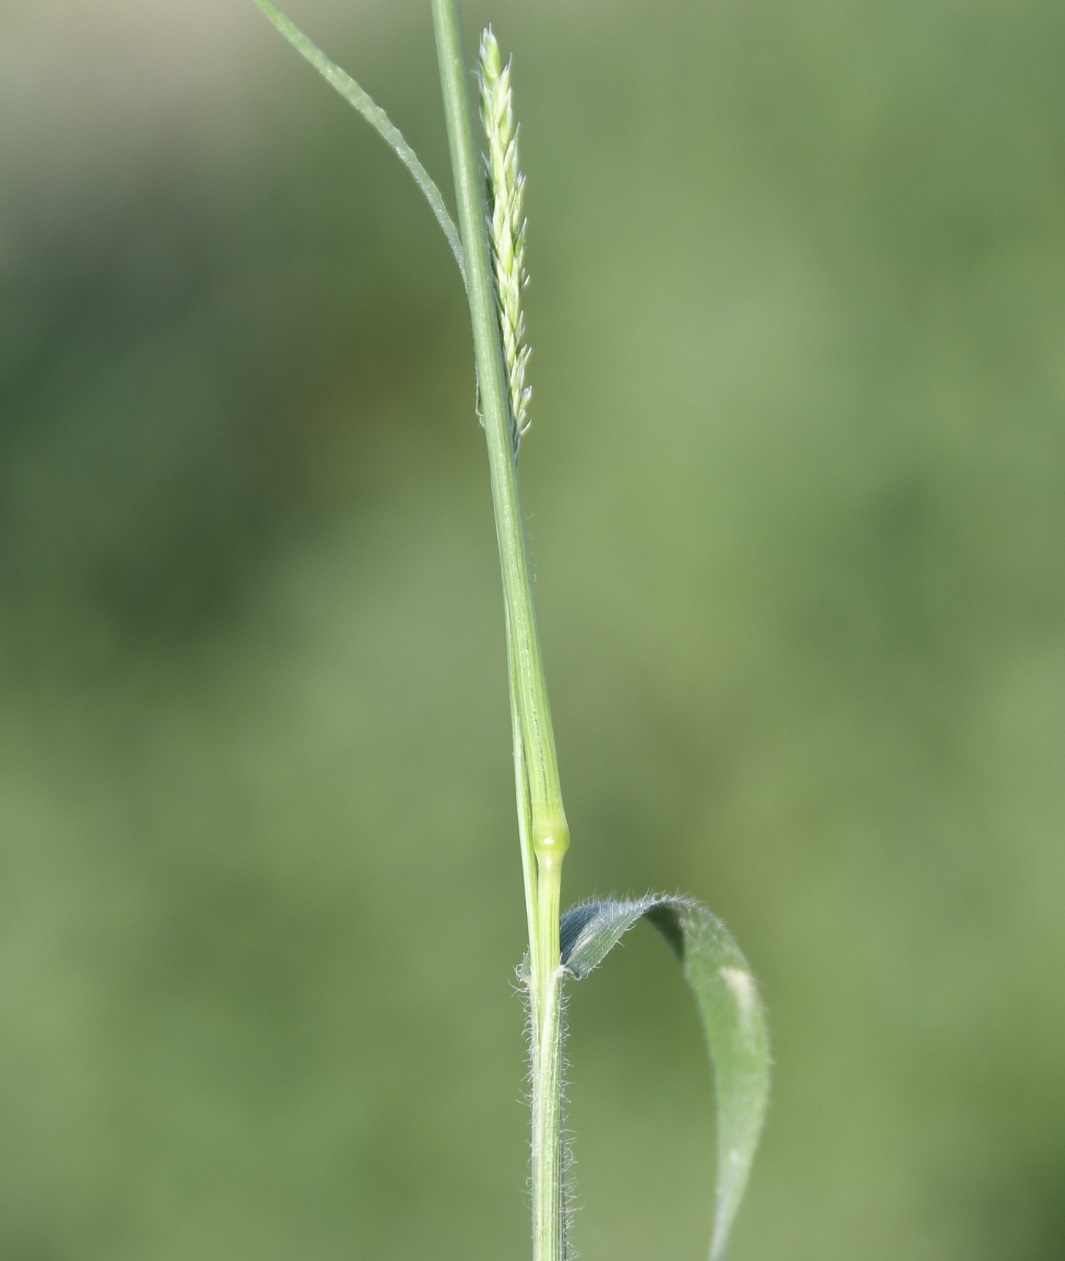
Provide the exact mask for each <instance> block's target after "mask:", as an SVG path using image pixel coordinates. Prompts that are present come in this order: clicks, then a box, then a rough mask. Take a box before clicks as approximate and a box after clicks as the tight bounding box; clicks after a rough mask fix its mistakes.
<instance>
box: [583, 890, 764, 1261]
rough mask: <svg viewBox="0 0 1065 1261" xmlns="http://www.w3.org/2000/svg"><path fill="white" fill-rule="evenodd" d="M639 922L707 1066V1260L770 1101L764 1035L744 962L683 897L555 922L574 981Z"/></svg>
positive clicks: (596, 908) (721, 1235) (590, 908)
mask: <svg viewBox="0 0 1065 1261" xmlns="http://www.w3.org/2000/svg"><path fill="white" fill-rule="evenodd" d="M641 919H648V920H650V921H651V923H652V924H654V926H655V927H656V928H657V929H658V930H659V932H660V933H661V934H662V936H663V937H665V939H666V941H667V942H668V943H669V945H670V948H671V949H672V951H673V953H674V954H675V955H676V957H677V960H678V962H679V963H680V965H681V967H682V968H683V970H684V975H685V977H686V978H687V981H688V984H689V985H690V986H691V988H692V992H693V994H694V996H695V1002H696V1005H697V1006H698V1008H699V1015H700V1017H701V1019H702V1023H703V1030H704V1032H705V1034H706V1041H707V1044H708V1047H709V1050H710V1058H711V1060H712V1061H713V1065H714V1079H715V1087H716V1094H717V1195H716V1210H715V1214H714V1235H713V1242H712V1244H711V1248H710V1261H721V1259H722V1258H723V1257H724V1255H725V1245H726V1242H727V1239H728V1234H729V1230H730V1229H731V1226H732V1222H733V1219H734V1218H735V1216H736V1211H737V1209H738V1208H739V1206H740V1200H741V1199H742V1198H743V1192H744V1189H745V1188H746V1185H747V1177H748V1175H749V1173H750V1170H751V1162H752V1161H753V1159H754V1153H755V1148H756V1147H757V1146H758V1138H759V1135H760V1134H761V1131H762V1123H763V1121H764V1119H765V1112H766V1104H767V1102H768V1098H769V1037H768V1033H767V1031H766V1024H765V1016H764V1013H763V1011H762V1003H761V1000H760V999H759V997H758V991H757V989H756V988H755V984H754V978H753V977H752V976H751V971H750V968H749V967H748V966H747V961H746V960H745V959H744V957H743V955H742V954H741V953H740V950H739V947H738V946H737V945H736V943H735V942H734V941H733V940H732V937H731V935H730V934H729V932H728V930H727V929H726V928H725V926H724V924H722V923H721V921H720V920H719V919H718V918H717V917H716V916H714V915H711V914H710V912H709V911H707V910H705V909H704V908H703V907H701V906H699V904H698V903H696V902H692V901H690V900H689V899H687V898H676V897H661V896H656V895H653V894H649V895H648V896H647V897H644V898H640V899H639V900H638V901H634V902H617V901H607V902H588V903H586V904H584V905H583V906H575V907H573V908H572V909H571V910H569V911H567V912H566V914H565V915H563V917H562V925H561V940H562V963H563V966H564V967H565V969H566V971H567V973H569V975H571V976H573V977H575V978H576V979H578V980H580V979H581V978H583V977H585V976H587V975H588V973H589V972H591V971H592V969H593V968H595V967H598V965H599V964H600V963H602V961H603V959H604V958H605V957H606V955H607V954H608V953H609V951H610V950H611V949H612V948H613V947H614V946H615V945H616V944H617V943H618V941H619V940H620V939H621V938H622V937H623V936H624V934H625V933H626V932H628V930H629V929H630V928H632V926H633V925H634V924H636V923H638V921H639V920H641Z"/></svg>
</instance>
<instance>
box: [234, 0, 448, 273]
mask: <svg viewBox="0 0 1065 1261" xmlns="http://www.w3.org/2000/svg"><path fill="white" fill-rule="evenodd" d="M255 3H256V4H257V5H258V6H259V8H260V9H261V10H262V11H263V13H264V14H265V15H266V17H267V18H268V20H269V21H270V22H271V23H272V24H273V26H274V27H275V28H276V29H277V30H278V31H279V32H280V33H281V34H282V35H283V36H284V37H285V39H287V40H288V42H289V43H290V44H291V45H292V47H293V48H295V50H296V51H297V52H298V53H300V54H301V55H302V56H303V57H305V58H306V59H307V61H309V62H310V63H311V65H312V66H313V67H314V68H315V70H317V71H318V73H319V74H320V75H321V76H322V78H323V79H325V80H326V82H327V83H329V84H331V85H332V86H333V87H334V88H336V90H337V91H338V92H339V93H340V95H341V96H342V97H343V98H344V99H345V100H346V101H347V102H348V104H349V105H352V106H354V107H355V109H357V110H358V111H359V113H360V114H361V115H362V116H363V118H365V119H366V121H367V122H368V123H369V124H370V126H371V127H372V128H373V129H374V131H376V132H377V134H378V135H379V136H380V137H381V138H382V139H383V140H384V141H385V142H386V143H387V144H389V145H390V146H391V147H392V149H393V150H394V151H395V153H396V156H397V157H398V158H399V160H400V161H401V162H402V163H403V165H404V166H405V167H406V168H407V170H408V171H410V173H411V175H413V176H414V179H415V182H416V183H417V185H418V187H419V188H420V189H421V190H422V192H423V193H424V194H425V197H426V200H427V201H428V202H429V205H430V207H431V209H432V212H433V214H434V215H436V221H437V223H439V224H440V226H441V228H443V230H444V236H446V237H447V241H448V244H449V245H450V246H451V252H452V254H454V255H455V262H456V263H458V265H459V272H460V273H461V274H462V283H463V284H466V263H465V260H464V258H463V255H462V242H461V241H460V239H459V234H458V229H457V228H456V227H455V222H454V220H453V219H452V218H451V215H450V214H448V209H447V206H446V204H445V202H444V198H443V195H442V194H441V192H440V189H439V188H438V187H437V185H436V182H435V180H434V179H433V177H432V176H431V175H430V174H429V172H428V171H427V170H426V169H425V167H424V166H422V164H421V162H420V161H419V159H418V155H417V154H416V153H415V152H414V150H413V149H412V148H411V147H410V145H409V144H407V142H406V140H404V139H403V133H402V132H401V131H400V130H399V128H398V127H397V126H396V125H395V124H394V123H393V122H392V120H391V119H390V118H389V117H388V115H387V114H386V113H385V111H384V110H383V109H382V108H381V107H380V105H378V104H377V102H376V101H375V100H374V99H373V97H371V96H370V95H369V94H368V93H367V92H364V91H363V89H362V88H361V87H359V85H358V84H357V83H356V82H355V80H354V79H353V78H352V77H351V75H350V74H348V73H347V71H346V70H341V68H340V67H339V66H338V65H336V64H335V63H334V62H332V61H330V60H329V58H328V57H327V56H326V55H325V53H323V52H322V50H321V49H320V48H319V47H318V46H317V45H316V44H314V43H312V42H311V41H310V40H309V39H308V38H307V36H306V35H304V33H303V32H302V31H301V30H300V29H299V27H298V26H296V24H295V23H294V22H293V21H292V20H291V19H290V18H287V17H286V16H285V15H284V14H283V13H282V12H281V10H280V9H277V8H275V7H274V5H272V4H271V3H270V0H255Z"/></svg>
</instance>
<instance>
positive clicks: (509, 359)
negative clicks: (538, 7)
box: [478, 27, 532, 454]
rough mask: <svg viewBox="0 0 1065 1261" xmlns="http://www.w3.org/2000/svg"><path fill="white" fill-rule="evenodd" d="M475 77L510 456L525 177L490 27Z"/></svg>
mask: <svg viewBox="0 0 1065 1261" xmlns="http://www.w3.org/2000/svg"><path fill="white" fill-rule="evenodd" d="M478 78H479V81H480V89H481V90H480V102H481V122H482V124H483V126H484V132H485V136H486V138H487V141H488V153H487V155H486V157H485V173H486V176H487V182H488V235H489V240H490V241H491V245H492V266H493V269H494V272H495V289H496V305H497V307H498V311H499V328H500V334H501V336H502V339H503V354H504V357H505V359H506V364H507V380H508V384H509V388H510V415H511V437H512V439H513V442H514V452H515V454H517V450H518V443H519V442H520V441H521V438H522V435H523V434H524V433H525V431H526V430H527V429H528V428H529V399H530V398H531V397H532V389H531V388H530V387H529V386H527V385H526V384H525V368H526V365H527V364H528V362H529V354H530V349H529V346H528V344H527V343H526V341H525V313H524V311H523V310H522V304H521V291H522V289H524V288H525V286H526V285H527V284H528V282H529V277H528V273H527V272H526V270H525V216H524V213H523V209H522V203H523V200H524V193H525V176H524V175H522V173H521V172H520V171H519V169H518V127H517V124H516V123H515V122H514V106H513V102H512V99H511V87H510V62H509V61H508V62H507V64H506V65H505V66H504V65H502V64H501V60H500V55H499V45H498V43H497V42H496V37H495V35H493V34H492V28H491V27H488V28H487V30H486V31H485V32H484V34H483V35H482V36H481V50H480V57H479V67H478Z"/></svg>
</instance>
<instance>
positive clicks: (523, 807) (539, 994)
mask: <svg viewBox="0 0 1065 1261" xmlns="http://www.w3.org/2000/svg"><path fill="white" fill-rule="evenodd" d="M432 6H433V23H434V26H435V29H436V44H437V55H438V58H439V62H440V80H441V86H442V89H443V95H444V113H445V117H446V120H447V131H448V141H449V144H450V148H451V161H452V166H453V169H454V175H455V197H456V204H457V207H458V223H459V230H460V233H461V237H462V246H463V256H464V257H465V259H466V268H467V286H466V289H467V294H468V297H469V303H470V318H471V322H472V325H473V344H474V357H475V360H476V364H477V378H478V382H479V386H480V403H481V409H482V413H483V419H484V430H485V437H486V441H487V445H488V465H489V472H490V477H491V485H492V505H493V509H494V513H495V523H496V539H497V542H498V545H499V558H500V567H501V570H502V577H503V600H504V608H505V614H506V629H507V651H508V660H509V663H510V684H511V714H512V721H513V726H514V734H515V740H514V745H515V749H514V760H515V781H516V787H517V792H518V813H519V834H520V835H521V837H522V845H523V853H522V866H523V871H524V874H525V893H526V907H527V909H528V911H529V912H530V930H531V931H530V940H529V968H530V973H531V975H530V978H529V991H530V1000H531V1004H532V1029H531V1034H532V1038H533V1057H532V1072H533V1144H534V1150H533V1219H534V1231H533V1239H534V1259H535V1261H563V1258H564V1252H563V1246H564V1245H563V1237H564V1231H563V1220H562V1218H563V1204H562V1151H561V1102H560V1099H561V1012H560V1010H559V1004H560V1001H561V998H560V986H561V959H560V953H559V886H560V881H561V869H562V860H563V858H564V856H565V853H566V850H567V849H568V847H569V829H568V826H567V824H566V816H565V812H564V810H563V807H562V792H561V787H560V784H559V776H558V760H557V757H556V753H555V741H554V732H553V729H552V726H551V714H550V708H549V706H548V701H547V688H546V684H545V681H544V672H543V664H542V659H541V654H540V640H539V635H538V632H537V628H536V618H535V614H534V610H533V600H532V582H531V577H530V573H529V560H528V552H527V548H526V543H525V531H524V525H523V519H522V512H521V502H520V497H519V494H518V473H517V463H516V458H515V449H514V437H513V429H512V425H513V421H512V414H511V401H510V382H509V380H508V374H507V367H506V362H505V359H504V352H503V345H502V340H501V331H500V324H499V318H498V302H499V299H498V295H497V292H496V286H495V281H494V277H493V273H492V267H491V261H490V252H489V242H488V229H487V222H486V206H485V189H484V170H483V166H482V162H481V158H480V155H479V154H478V153H477V151H476V148H475V145H474V141H473V135H474V133H473V118H472V115H471V111H470V100H469V94H468V91H467V69H466V61H465V57H464V55H463V50H462V35H461V22H460V18H459V11H458V3H457V0H432ZM534 860H535V874H534V868H533V861H534Z"/></svg>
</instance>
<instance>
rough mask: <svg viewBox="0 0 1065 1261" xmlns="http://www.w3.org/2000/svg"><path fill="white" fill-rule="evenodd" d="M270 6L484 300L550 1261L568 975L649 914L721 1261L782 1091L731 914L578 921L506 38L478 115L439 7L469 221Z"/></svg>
mask: <svg viewBox="0 0 1065 1261" xmlns="http://www.w3.org/2000/svg"><path fill="white" fill-rule="evenodd" d="M255 2H256V4H257V5H258V6H259V8H260V9H261V10H262V11H263V13H264V14H265V15H266V16H267V18H269V20H270V21H271V22H272V23H273V25H274V26H275V27H276V28H277V30H278V31H280V33H281V34H282V35H283V36H284V37H285V38H286V39H287V40H288V41H289V42H290V43H291V44H292V45H293V46H294V47H295V48H296V49H297V50H298V51H299V52H300V53H301V54H302V55H303V56H304V57H305V58H306V59H307V60H308V61H309V62H310V63H311V64H312V65H313V66H314V67H315V68H316V69H317V70H318V71H319V72H320V73H321V74H322V75H323V77H324V78H325V79H326V80H327V81H328V82H329V83H330V84H332V86H333V87H334V88H336V89H337V91H339V92H340V93H341V94H342V95H343V96H344V97H345V99H347V100H348V101H349V102H350V103H351V104H352V105H353V106H354V107H355V108H356V109H357V110H358V111H359V113H360V114H362V116H363V117H364V118H365V119H366V120H367V121H368V122H369V123H370V124H371V125H372V126H373V127H374V128H375V129H376V130H377V131H378V133H379V134H380V135H381V136H382V137H383V139H385V140H386V141H387V142H388V143H389V145H391V147H392V148H393V149H394V150H395V152H396V153H397V155H398V156H399V158H400V160H401V161H402V162H403V163H404V164H405V165H406V166H407V168H408V169H409V170H410V172H411V173H412V175H413V176H414V178H415V180H416V182H417V183H418V185H419V187H420V188H421V189H422V192H423V193H424V194H425V196H426V199H427V200H428V202H429V204H430V206H431V208H432V211H433V213H434V215H435V216H436V219H437V221H438V223H439V224H440V226H441V228H442V229H443V231H444V234H445V236H446V238H447V240H448V243H449V245H450V246H451V250H452V253H453V254H454V256H455V259H456V262H457V264H458V267H459V270H460V272H461V274H462V278H463V282H464V284H465V287H466V293H467V297H468V300H469V307H470V319H471V325H472V332H473V347H474V360H475V365H476V371H477V383H478V386H477V388H478V400H479V409H480V412H481V417H482V423H483V426H484V430H485V437H486V442H487V448H488V465H489V475H490V480H491V488H492V503H493V508H494V513H495V525H496V536H497V541H498V545H499V557H500V567H501V573H502V585H503V602H504V611H505V623H506V640H507V660H508V667H509V676H510V708H511V732H512V741H513V759H514V778H515V791H516V798H517V813H518V839H519V850H520V854H521V866H522V875H523V882H524V893H525V909H526V917H527V921H528V937H529V950H528V955H527V957H526V960H525V962H524V964H523V965H522V967H521V969H520V976H521V979H522V983H523V985H524V986H525V988H526V991H527V994H528V1005H529V1014H528V1026H529V1040H530V1079H531V1083H532V1088H531V1111H532V1162H531V1163H532V1175H531V1185H532V1214H533V1222H532V1255H533V1261H565V1259H566V1258H567V1256H568V1255H569V1252H568V1242H567V1234H568V1210H567V1201H566V1186H565V1173H566V1167H567V1164H568V1159H569V1156H568V1152H567V1151H566V1145H565V1139H564V1134H563V1125H562V1073H563V1058H562V1043H563V1036H564V1028H563V1010H564V1008H563V987H564V985H565V983H566V982H567V981H568V980H581V979H583V978H584V977H586V976H587V975H588V974H589V973H590V972H591V971H593V970H594V969H595V968H596V967H597V966H598V965H599V964H600V963H601V962H602V961H603V959H604V958H605V957H606V955H607V954H608V953H609V951H610V950H611V949H612V947H613V946H614V945H615V944H616V943H617V942H618V941H619V940H620V938H621V937H622V936H623V935H624V934H625V933H626V932H627V931H628V930H629V929H630V928H632V927H633V926H634V925H635V924H636V923H638V922H639V921H640V920H642V919H647V920H648V921H649V922H650V923H652V924H653V925H654V926H655V927H656V928H658V929H659V931H660V932H661V934H662V935H663V936H664V937H665V939H666V941H667V943H668V944H669V946H670V947H671V949H672V950H673V952H674V954H675V955H676V957H677V960H678V962H679V963H680V965H681V967H682V969H683V971H684V974H685V977H686V979H687V981H688V983H689V985H690V987H691V989H692V992H693V995H694V997H695V1001H696V1004H697V1007H698V1009H699V1014H700V1018H701V1020H702V1024H703V1029H704V1032H705V1034H706V1040H707V1045H708V1049H709V1053H710V1057H711V1060H712V1063H713V1067H714V1075H715V1083H716V1094H717V1157H718V1160H717V1164H718V1168H717V1186H716V1208H715V1214H714V1225H713V1236H712V1243H711V1250H710V1257H711V1261H722V1258H723V1257H724V1255H725V1248H726V1243H727V1240H728V1236H729V1232H730V1229H731V1226H732V1223H733V1220H734V1218H735V1215H736V1211H737V1209H738V1207H739V1203H740V1200H741V1198H742V1196H743V1192H744V1189H745V1187H746V1184H747V1179H748V1175H749V1172H750V1167H751V1162H752V1160H753V1157H754V1152H755V1148H756V1146H757V1143H758V1139H759V1135H760V1133H761V1129H762V1124H763V1120H764V1116H765V1110H766V1103H767V1098H768V1081H769V1055H768V1039H767V1033H766V1026H765V1019H764V1015H763V1010H762V1005H761V1001H760V999H759V996H758V993H757V990H756V987H755V984H754V981H753V979H752V975H751V971H750V968H749V967H748V965H747V963H746V961H745V959H744V958H743V955H742V954H741V953H740V951H739V949H738V947H737V946H736V944H735V942H734V941H733V940H732V938H731V936H730V935H729V933H728V931H727V930H726V929H725V927H724V925H723V924H722V923H721V921H720V920H718V919H717V918H716V917H715V916H713V915H712V914H711V913H710V912H709V911H707V910H705V909H704V908H702V907H701V906H699V905H698V904H697V903H696V902H694V901H692V900H691V899H688V898H683V897H663V896H658V895H648V896H647V897H644V898H640V899H637V900H630V901H623V900H615V899H607V900H605V901H597V902H592V903H585V904H582V905H579V906H576V907H574V908H572V909H571V910H569V911H567V912H566V913H565V914H564V915H563V914H561V884H562V869H563V863H564V859H565V856H566V852H567V850H568V848H569V844H570V836H569V828H568V825H567V823H566V814H565V810H564V807H563V802H562V790H561V783H560V778H559V769H558V759H557V756H556V752H555V741H554V732H553V728H552V724H551V713H550V706H549V703H548V693H547V684H546V679H545V674H544V666H543V658H542V654H541V648H540V639H539V633H538V630H537V624H536V616H535V609H534V605H533V595H532V584H531V579H530V571H529V560H528V551H527V547H526V536H525V526H524V520H523V515H522V508H521V498H520V493H519V485H518V454H519V449H520V444H521V440H522V437H523V436H524V435H525V434H526V433H527V431H528V428H529V424H530V399H531V389H530V386H529V384H528V382H527V368H528V362H529V355H530V350H529V346H528V343H527V340H526V335H525V317H524V312H523V307H522V290H523V289H524V287H525V284H526V281H527V271H526V265H525V219H524V211H523V188H524V178H523V176H522V174H521V170H520V165H519V161H518V125H517V123H516V121H515V113H514V105H513V92H512V85H511V66H510V63H509V62H506V63H504V61H503V58H502V56H501V53H500V50H499V46H498V43H497V41H496V38H495V36H494V34H493V33H492V31H491V30H490V29H489V30H487V31H485V32H484V34H483V36H482V38H481V42H480V51H479V64H478V68H477V83H478V86H479V102H478V107H477V108H476V109H474V108H473V103H472V102H471V100H470V94H469V90H468V89H469V84H470V81H471V74H470V67H469V65H468V63H467V60H466V56H465V52H464V44H463V39H462V31H461V22H460V15H459V8H458V0H432V16H433V24H434V29H435V34H436V47H437V56H438V61H439V67H440V78H441V86H442V90H443V101H444V115H445V120H446V124H447V133H448V142H449V148H450V153H451V162H452V173H453V179H454V188H455V202H456V207H457V216H456V218H457V224H456V222H455V221H454V220H453V219H452V217H451V215H450V213H449V211H448V209H447V206H446V203H445V200H444V197H443V195H442V193H441V192H440V189H439V188H438V186H437V184H436V183H435V182H434V181H433V179H432V178H431V177H430V175H429V174H428V172H427V171H426V170H425V168H424V166H423V165H422V163H421V162H420V160H419V159H418V158H417V156H416V155H415V154H414V152H413V150H411V148H410V146H409V145H407V143H406V142H405V141H404V139H403V137H402V136H401V134H400V133H399V131H398V130H397V129H396V128H395V126H394V125H393V124H392V123H391V122H390V120H389V119H388V117H387V115H386V114H385V112H384V111H383V110H382V109H381V108H380V107H379V106H378V105H377V104H376V103H375V102H374V101H372V100H371V99H370V97H369V96H368V95H367V94H366V93H365V92H364V91H363V90H362V89H361V88H360V87H359V85H358V84H357V83H356V82H355V81H354V79H352V78H351V76H350V75H348V74H347V73H345V72H344V71H343V70H341V69H340V68H339V67H337V66H336V65H334V64H333V63H332V62H331V61H330V60H329V59H328V58H327V57H326V56H325V54H324V53H323V52H321V50H320V49H318V48H317V47H316V46H315V45H314V44H313V43H312V42H311V41H310V40H309V39H308V38H307V37H306V36H305V35H304V34H303V33H302V32H301V31H299V30H298V28H297V27H296V26H294V25H293V23H292V22H291V21H290V20H289V19H288V18H287V17H285V16H284V14H282V13H281V12H279V11H278V10H277V9H276V8H275V7H274V6H273V5H272V4H271V3H270V0H255Z"/></svg>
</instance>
